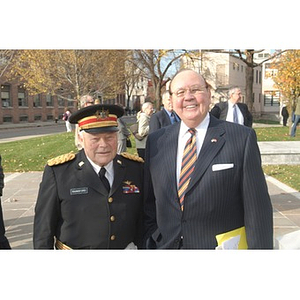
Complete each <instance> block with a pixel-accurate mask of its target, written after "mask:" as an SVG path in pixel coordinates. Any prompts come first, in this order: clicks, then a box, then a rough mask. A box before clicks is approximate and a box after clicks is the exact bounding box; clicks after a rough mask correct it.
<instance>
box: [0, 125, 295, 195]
mask: <svg viewBox="0 0 300 300" xmlns="http://www.w3.org/2000/svg"><path fill="white" fill-rule="evenodd" d="M129 125H130V124H128V126H129ZM255 131H256V134H257V138H258V141H299V140H300V128H299V127H298V129H297V132H299V134H298V135H296V137H295V138H291V137H290V136H289V128H288V127H283V126H282V127H258V128H255ZM131 143H132V148H128V152H129V153H131V154H137V152H136V148H135V140H134V138H133V136H131ZM70 151H73V152H75V153H76V152H77V148H76V147H75V144H74V133H73V132H69V133H67V132H65V133H59V134H55V135H48V136H43V137H37V138H31V139H27V140H21V141H15V142H9V143H2V144H0V153H1V156H2V166H3V168H4V171H5V172H6V173H10V172H29V171H43V169H44V166H45V165H46V163H47V161H48V160H49V159H51V158H53V157H56V156H58V155H61V154H64V153H68V152H70ZM263 170H264V172H265V173H266V174H267V175H269V176H272V177H274V178H276V179H277V180H279V181H281V182H283V183H285V184H286V185H288V186H290V187H292V188H294V189H296V190H298V191H300V165H272V166H263Z"/></svg>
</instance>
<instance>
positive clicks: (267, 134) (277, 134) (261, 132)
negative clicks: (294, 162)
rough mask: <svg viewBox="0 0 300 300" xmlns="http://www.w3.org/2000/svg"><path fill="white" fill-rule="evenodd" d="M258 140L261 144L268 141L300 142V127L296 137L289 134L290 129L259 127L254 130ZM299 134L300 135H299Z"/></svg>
mask: <svg viewBox="0 0 300 300" xmlns="http://www.w3.org/2000/svg"><path fill="white" fill-rule="evenodd" d="M254 130H255V132H256V135H257V140H258V141H259V142H266V141H300V126H298V127H297V132H296V136H295V137H291V136H290V134H289V127H284V126H281V127H257V128H254ZM297 133H298V134H297Z"/></svg>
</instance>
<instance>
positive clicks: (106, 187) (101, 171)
mask: <svg viewBox="0 0 300 300" xmlns="http://www.w3.org/2000/svg"><path fill="white" fill-rule="evenodd" d="M105 173H106V169H105V168H101V169H100V172H99V174H98V175H99V178H100V180H101V181H102V183H103V185H104V187H105V189H106V190H107V192H109V191H110V185H109V182H108V179H107V178H106V176H105Z"/></svg>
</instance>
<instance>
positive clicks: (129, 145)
mask: <svg viewBox="0 0 300 300" xmlns="http://www.w3.org/2000/svg"><path fill="white" fill-rule="evenodd" d="M126 147H127V148H131V147H132V144H131V140H130V138H129V137H128V138H126Z"/></svg>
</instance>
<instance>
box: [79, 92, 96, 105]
mask: <svg viewBox="0 0 300 300" xmlns="http://www.w3.org/2000/svg"><path fill="white" fill-rule="evenodd" d="M89 98H92V99H93V101H94V98H93V96H91V95H84V96H82V97H81V98H80V107H84V105H85V104H86V103H87V102H88V99H89Z"/></svg>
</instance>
